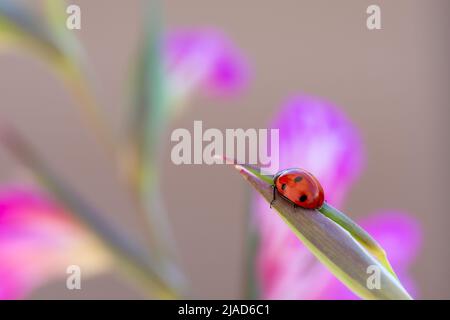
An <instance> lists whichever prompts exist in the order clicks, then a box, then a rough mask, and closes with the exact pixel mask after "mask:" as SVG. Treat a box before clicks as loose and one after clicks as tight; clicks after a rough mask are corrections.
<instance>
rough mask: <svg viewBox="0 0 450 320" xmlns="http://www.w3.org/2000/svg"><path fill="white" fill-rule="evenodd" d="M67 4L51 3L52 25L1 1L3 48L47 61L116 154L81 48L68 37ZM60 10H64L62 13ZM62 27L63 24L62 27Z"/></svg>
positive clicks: (7, 2)
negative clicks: (29, 54) (63, 19)
mask: <svg viewBox="0 0 450 320" xmlns="http://www.w3.org/2000/svg"><path fill="white" fill-rule="evenodd" d="M63 3H64V2H63V1H56V0H47V2H46V4H47V7H46V8H47V12H48V17H49V21H48V23H47V21H45V20H43V19H42V18H40V17H38V16H36V15H34V14H33V13H32V12H30V10H28V9H27V8H25V7H22V6H21V5H19V4H18V3H17V2H13V1H10V0H0V48H3V49H16V50H17V49H20V50H22V51H24V52H27V53H28V52H31V53H32V54H35V55H38V56H39V57H41V58H43V59H44V60H45V61H47V62H48V63H49V64H50V65H51V66H52V67H53V69H54V70H56V71H57V72H58V74H59V75H61V76H62V78H63V79H64V81H65V82H66V83H67V84H68V87H69V88H70V90H71V91H72V93H73V94H74V96H75V97H76V98H77V100H78V102H79V106H80V107H81V110H82V112H83V113H84V115H85V117H84V118H85V119H86V120H87V122H88V123H89V125H90V126H91V128H92V129H93V130H94V133H95V134H96V135H97V137H98V139H99V141H100V142H101V143H102V144H103V145H104V146H105V147H106V148H107V149H108V152H110V153H111V154H112V153H114V142H113V140H112V133H111V129H110V127H109V126H108V125H107V124H106V122H105V121H104V120H105V117H104V116H103V114H102V112H101V110H100V108H99V106H98V105H97V102H96V100H95V98H94V97H93V94H92V92H91V88H90V87H89V85H88V83H87V81H86V80H87V79H86V77H85V75H86V73H87V72H86V70H87V68H85V67H84V63H83V59H82V54H81V47H80V46H79V44H78V43H77V41H76V39H75V37H74V36H73V35H71V34H68V33H67V30H66V29H65V22H63V21H62V14H63V13H64V12H65V10H64V8H63V5H62V4H63ZM58 10H63V11H62V13H59V12H58ZM61 23H63V24H62V25H61Z"/></svg>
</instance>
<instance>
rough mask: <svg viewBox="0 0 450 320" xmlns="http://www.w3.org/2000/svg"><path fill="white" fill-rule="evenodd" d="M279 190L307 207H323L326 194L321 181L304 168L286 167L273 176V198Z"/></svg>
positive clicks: (283, 194) (282, 194)
mask: <svg viewBox="0 0 450 320" xmlns="http://www.w3.org/2000/svg"><path fill="white" fill-rule="evenodd" d="M276 191H278V193H279V194H281V196H283V197H284V198H286V199H287V200H289V201H291V202H293V203H294V206H299V207H302V208H306V209H319V208H320V207H322V205H323V202H324V199H325V194H324V192H323V188H322V186H321V185H320V182H319V181H318V180H317V179H316V178H315V177H314V176H313V175H312V174H311V173H309V172H308V171H306V170H303V169H297V168H293V169H286V170H282V171H280V172H278V173H277V174H276V175H275V177H274V178H273V200H272V202H271V203H270V205H271V206H272V203H273V202H274V201H275V193H276Z"/></svg>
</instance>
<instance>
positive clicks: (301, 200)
mask: <svg viewBox="0 0 450 320" xmlns="http://www.w3.org/2000/svg"><path fill="white" fill-rule="evenodd" d="M306 199H308V197H307V196H306V195H304V194H303V195H301V196H300V198H298V200H300V202H305V201H306Z"/></svg>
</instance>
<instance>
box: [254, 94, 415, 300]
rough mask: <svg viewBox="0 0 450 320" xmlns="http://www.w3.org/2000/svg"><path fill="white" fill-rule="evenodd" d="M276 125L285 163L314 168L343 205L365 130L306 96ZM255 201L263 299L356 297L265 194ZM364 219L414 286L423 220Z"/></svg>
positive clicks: (359, 164) (359, 163)
mask: <svg viewBox="0 0 450 320" xmlns="http://www.w3.org/2000/svg"><path fill="white" fill-rule="evenodd" d="M272 127H273V128H278V129H280V167H281V168H290V167H301V168H304V169H306V170H308V171H310V172H312V173H313V174H314V175H315V176H316V177H317V178H318V179H319V181H321V183H322V184H323V186H324V189H325V195H326V200H327V201H328V202H330V203H332V204H334V205H336V206H338V207H339V206H342V203H343V200H344V198H345V196H346V194H347V192H348V191H349V189H350V187H351V185H352V183H353V182H354V180H355V179H356V178H357V177H358V176H359V175H360V173H361V171H362V168H363V165H364V151H363V147H362V142H361V139H360V135H359V133H358V131H357V129H356V128H355V127H354V126H353V125H352V123H351V122H350V121H349V120H348V119H347V118H346V117H345V115H344V114H343V113H341V112H340V111H339V110H338V109H337V108H336V107H335V106H333V105H332V104H330V103H328V102H325V101H323V100H320V99H316V98H312V97H304V96H300V97H297V98H294V99H292V100H291V101H289V102H288V103H287V104H286V105H285V106H284V107H283V108H282V110H281V112H280V113H279V115H278V116H277V117H276V119H275V120H274V122H273V124H272ZM255 200H256V201H255V204H254V209H255V210H254V211H255V214H256V215H255V221H256V224H257V226H258V231H259V238H260V243H259V247H258V249H257V257H256V259H257V261H256V268H257V269H256V277H257V281H258V283H259V286H260V290H261V296H262V298H265V299H348V298H355V296H354V295H353V293H351V292H350V291H349V290H348V289H347V288H346V287H345V286H344V285H342V284H341V283H340V282H339V281H338V280H337V279H336V278H335V277H334V276H333V275H332V274H331V273H330V272H329V271H328V270H327V269H326V268H325V267H324V266H323V265H322V264H321V263H320V262H319V261H318V260H317V259H316V258H315V257H314V256H313V255H312V254H311V253H310V252H309V251H308V250H307V249H306V248H305V247H304V246H303V245H302V244H301V242H300V241H299V240H298V239H297V237H296V236H295V235H294V234H293V233H292V232H291V231H290V230H289V228H288V226H287V225H286V224H285V223H284V222H283V221H282V220H281V219H279V218H278V217H277V216H276V215H274V214H273V211H272V210H271V209H270V208H269V206H268V205H267V203H266V202H265V201H264V200H262V199H261V197H259V196H257V197H256V198H255ZM361 224H362V225H363V227H365V228H366V230H367V231H368V232H369V233H370V234H372V235H373V236H374V237H375V238H376V239H377V240H378V241H379V242H380V243H381V245H383V246H384V248H385V249H386V251H387V253H388V257H389V259H390V261H391V263H392V265H393V267H394V269H395V270H397V271H398V274H399V277H400V278H401V280H403V281H404V285H405V286H406V287H407V289H412V287H413V285H412V284H411V283H412V282H411V281H410V279H409V278H408V276H407V265H408V264H409V263H410V262H411V261H412V260H413V258H414V256H415V252H416V251H417V250H418V247H419V245H420V228H419V226H418V223H417V222H415V220H414V219H413V218H412V217H410V216H408V215H406V214H402V213H396V212H386V213H378V214H376V215H373V216H371V217H370V218H367V219H366V220H365V221H361ZM412 294H414V290H413V292H412Z"/></svg>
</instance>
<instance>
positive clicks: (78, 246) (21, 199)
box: [0, 187, 108, 299]
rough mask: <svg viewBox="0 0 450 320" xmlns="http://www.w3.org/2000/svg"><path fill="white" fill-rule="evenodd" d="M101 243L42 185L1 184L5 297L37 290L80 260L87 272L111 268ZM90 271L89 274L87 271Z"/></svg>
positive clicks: (1, 293) (1, 288) (0, 287)
mask: <svg viewBox="0 0 450 320" xmlns="http://www.w3.org/2000/svg"><path fill="white" fill-rule="evenodd" d="M107 260H108V259H107V256H106V255H105V253H104V252H103V251H102V250H101V249H100V248H99V245H98V243H96V241H95V240H93V239H92V237H91V236H90V235H89V234H88V233H86V232H85V230H84V229H82V228H81V226H80V225H79V224H77V223H76V222H75V221H74V220H73V219H71V217H70V216H69V215H68V214H67V213H66V212H65V211H64V210H63V209H61V208H60V207H59V206H57V205H56V204H54V203H53V202H52V201H50V200H49V199H47V198H46V197H45V196H44V195H43V194H41V193H39V192H37V191H36V190H33V189H30V188H24V187H2V188H1V189H0V298H1V299H18V298H23V297H24V296H25V295H26V294H28V293H29V292H30V291H31V290H33V289H34V288H36V287H37V286H39V285H42V284H44V283H46V282H47V281H49V280H50V279H54V278H55V277H61V276H64V275H65V272H66V268H67V267H68V266H70V265H72V264H75V265H79V266H80V267H82V269H83V274H87V275H89V274H92V273H95V272H97V271H100V270H102V269H103V268H104V267H106V264H107ZM86 272H87V273H86Z"/></svg>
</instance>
